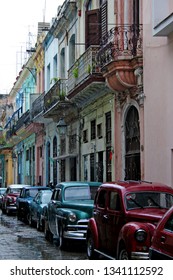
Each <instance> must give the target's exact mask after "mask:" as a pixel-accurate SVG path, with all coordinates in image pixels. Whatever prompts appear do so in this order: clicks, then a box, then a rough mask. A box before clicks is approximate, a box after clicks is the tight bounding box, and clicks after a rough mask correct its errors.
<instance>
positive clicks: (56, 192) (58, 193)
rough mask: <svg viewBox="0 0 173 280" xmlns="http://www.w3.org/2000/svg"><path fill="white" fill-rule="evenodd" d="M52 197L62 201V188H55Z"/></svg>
mask: <svg viewBox="0 0 173 280" xmlns="http://www.w3.org/2000/svg"><path fill="white" fill-rule="evenodd" d="M51 199H52V200H58V201H60V200H61V189H56V190H54V192H53V194H52V198H51Z"/></svg>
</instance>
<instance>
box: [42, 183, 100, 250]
mask: <svg viewBox="0 0 173 280" xmlns="http://www.w3.org/2000/svg"><path fill="white" fill-rule="evenodd" d="M100 185H101V183H99V182H61V183H59V184H58V185H57V186H56V188H55V189H54V190H53V193H52V197H51V200H50V202H49V203H48V205H47V206H46V207H45V208H44V209H43V217H44V224H45V227H44V234H45V238H46V239H48V240H50V239H52V238H53V237H54V238H56V239H57V240H59V245H60V248H64V247H66V245H67V241H69V240H74V239H76V240H85V239H86V231H87V225H88V220H89V218H90V217H92V215H93V204H94V196H95V192H96V190H97V189H98V187H99V186H100Z"/></svg>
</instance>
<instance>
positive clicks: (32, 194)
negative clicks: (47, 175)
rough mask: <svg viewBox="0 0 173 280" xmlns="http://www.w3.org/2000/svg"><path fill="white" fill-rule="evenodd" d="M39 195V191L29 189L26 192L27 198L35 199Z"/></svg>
mask: <svg viewBox="0 0 173 280" xmlns="http://www.w3.org/2000/svg"><path fill="white" fill-rule="evenodd" d="M37 193H38V189H29V190H27V191H26V197H35V196H36V194H37Z"/></svg>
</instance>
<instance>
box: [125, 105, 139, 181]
mask: <svg viewBox="0 0 173 280" xmlns="http://www.w3.org/2000/svg"><path fill="white" fill-rule="evenodd" d="M140 179H141V168H140V127H139V114H138V111H137V109H136V107H135V106H131V107H130V108H129V110H128V112H127V116H126V120H125V180H140Z"/></svg>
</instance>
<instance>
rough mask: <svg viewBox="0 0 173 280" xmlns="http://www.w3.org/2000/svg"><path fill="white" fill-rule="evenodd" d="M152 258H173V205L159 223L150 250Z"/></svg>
mask: <svg viewBox="0 0 173 280" xmlns="http://www.w3.org/2000/svg"><path fill="white" fill-rule="evenodd" d="M149 258H150V259H151V260H173V207H171V208H170V209H169V210H168V211H167V212H166V214H165V215H164V216H163V218H162V219H161V220H160V222H159V223H158V225H157V227H156V229H155V231H154V234H153V237H152V242H151V247H150V250H149Z"/></svg>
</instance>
